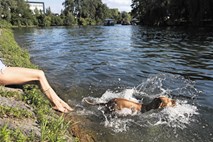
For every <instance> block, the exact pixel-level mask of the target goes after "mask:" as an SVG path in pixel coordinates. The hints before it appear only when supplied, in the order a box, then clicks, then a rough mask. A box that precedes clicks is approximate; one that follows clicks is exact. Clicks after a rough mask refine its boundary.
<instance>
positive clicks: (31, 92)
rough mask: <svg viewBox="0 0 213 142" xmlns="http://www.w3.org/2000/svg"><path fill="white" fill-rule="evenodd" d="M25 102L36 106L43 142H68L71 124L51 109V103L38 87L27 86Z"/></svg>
mask: <svg viewBox="0 0 213 142" xmlns="http://www.w3.org/2000/svg"><path fill="white" fill-rule="evenodd" d="M24 92H25V94H26V95H25V96H24V100H25V101H26V102H28V103H29V104H31V105H33V106H35V113H36V116H37V121H38V123H39V125H40V128H41V141H54V142H55V141H57V142H66V134H67V133H68V126H69V122H66V121H65V120H64V118H63V116H61V117H59V116H58V115H56V114H54V113H53V111H51V109H50V102H49V101H48V100H47V99H46V98H45V97H44V95H43V94H42V93H41V91H40V90H39V89H38V87H36V86H29V85H28V86H25V90H24Z"/></svg>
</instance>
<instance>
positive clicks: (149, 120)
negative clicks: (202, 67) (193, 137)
mask: <svg viewBox="0 0 213 142" xmlns="http://www.w3.org/2000/svg"><path fill="white" fill-rule="evenodd" d="M199 94H200V91H198V90H197V89H196V88H195V82H193V81H190V80H187V79H184V78H183V77H181V76H179V75H171V74H160V75H156V76H152V77H149V78H148V79H147V80H145V81H144V82H142V83H141V84H140V85H138V86H137V87H135V88H131V89H124V90H123V91H122V92H113V91H110V90H107V91H106V92H105V93H104V94H103V95H102V96H101V97H100V98H93V97H90V99H92V100H93V101H94V102H96V103H103V102H105V103H106V102H108V101H109V100H110V99H112V98H125V99H128V100H132V101H135V102H142V103H147V102H150V101H151V100H152V99H153V98H155V97H159V96H167V97H171V98H175V99H176V101H177V105H176V106H175V107H168V108H164V109H162V110H152V111H150V112H146V113H143V114H140V113H139V114H136V113H134V112H132V111H131V110H130V109H124V110H122V111H118V112H115V114H104V113H102V114H103V116H104V118H105V121H104V126H105V127H109V128H111V129H112V130H113V131H114V132H116V133H117V132H123V131H128V129H130V128H131V126H132V125H137V126H139V127H153V126H156V125H167V126H168V127H173V128H174V127H175V128H181V129H184V128H186V127H187V125H189V124H190V123H191V122H194V121H195V119H194V118H193V116H195V115H198V114H199V113H198V108H197V106H196V105H194V104H193V103H192V102H193V99H194V98H195V97H196V96H198V95H199ZM86 99H88V98H86ZM99 109H100V110H102V108H101V107H100V108H99ZM135 115H136V116H135ZM129 116H130V117H129ZM133 116H134V117H133Z"/></svg>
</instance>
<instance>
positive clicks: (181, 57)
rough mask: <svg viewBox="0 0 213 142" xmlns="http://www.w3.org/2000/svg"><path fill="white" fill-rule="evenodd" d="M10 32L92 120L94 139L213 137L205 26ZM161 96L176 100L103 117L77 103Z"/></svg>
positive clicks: (211, 41) (212, 38) (212, 59)
mask: <svg viewBox="0 0 213 142" xmlns="http://www.w3.org/2000/svg"><path fill="white" fill-rule="evenodd" d="M15 37H16V40H17V41H18V43H19V44H20V45H21V46H22V47H23V48H24V49H27V50H28V51H29V52H30V55H31V59H32V62H33V63H35V64H37V65H39V67H40V68H42V69H43V70H44V71H45V73H46V75H47V77H48V80H49V81H50V83H51V85H52V86H53V87H54V89H55V90H56V91H57V92H58V94H59V95H60V96H61V97H62V98H63V99H64V100H66V101H67V102H69V103H70V104H74V105H76V106H81V109H80V110H78V112H77V113H78V115H85V117H88V119H91V120H92V121H94V125H95V127H93V129H94V130H95V131H97V134H98V136H99V141H103V142H108V141H110V142H118V141H122V142H130V141H132V142H143V141H144V142H147V141H151V142H153V141H164V142H166V141H176V142H180V141H184V142H187V141H190V142H191V141H203V142H208V141H213V133H212V132H213V118H212V115H213V93H212V92H213V89H212V88H213V32H212V30H211V28H209V29H208V28H187V29H184V28H150V27H139V26H111V27H105V26H90V27H80V28H79V27H73V28H65V27H54V28H44V29H43V28H30V29H15ZM160 95H166V96H169V97H171V98H174V99H176V100H177V106H176V107H174V108H167V109H163V110H156V111H151V112H148V113H145V114H137V115H134V116H125V117H120V116H118V117H117V118H109V116H108V115H106V114H103V113H102V111H101V110H102V108H100V107H98V106H88V105H86V104H85V103H84V102H82V99H83V98H88V97H90V98H92V99H94V100H95V101H107V100H109V99H110V98H114V97H123V98H127V99H133V100H135V101H143V102H146V101H150V100H151V99H153V98H154V97H157V96H160ZM136 99H137V100H136Z"/></svg>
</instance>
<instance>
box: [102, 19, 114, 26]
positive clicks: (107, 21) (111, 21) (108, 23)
mask: <svg viewBox="0 0 213 142" xmlns="http://www.w3.org/2000/svg"><path fill="white" fill-rule="evenodd" d="M114 25H115V21H114V19H105V20H104V26H114Z"/></svg>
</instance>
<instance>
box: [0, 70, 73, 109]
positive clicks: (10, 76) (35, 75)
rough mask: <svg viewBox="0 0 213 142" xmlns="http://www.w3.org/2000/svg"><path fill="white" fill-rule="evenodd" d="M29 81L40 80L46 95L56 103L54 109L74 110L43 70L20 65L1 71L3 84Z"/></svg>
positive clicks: (1, 82) (0, 76)
mask: <svg viewBox="0 0 213 142" xmlns="http://www.w3.org/2000/svg"><path fill="white" fill-rule="evenodd" d="M29 81H39V82H40V85H41V87H42V89H43V91H44V93H45V95H46V96H47V97H48V98H49V100H50V101H51V102H52V103H53V104H54V105H55V107H54V109H57V110H59V111H61V112H68V111H72V110H73V109H72V108H71V107H70V106H69V105H68V104H67V103H65V102H64V101H63V100H62V99H61V98H59V97H58V95H57V94H56V93H55V91H54V90H53V89H52V88H51V86H50V85H49V83H48V81H47V79H46V77H45V74H44V72H43V71H41V70H36V69H28V68H20V67H7V68H6V69H4V71H3V73H0V84H2V85H10V84H23V83H27V82H29Z"/></svg>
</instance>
